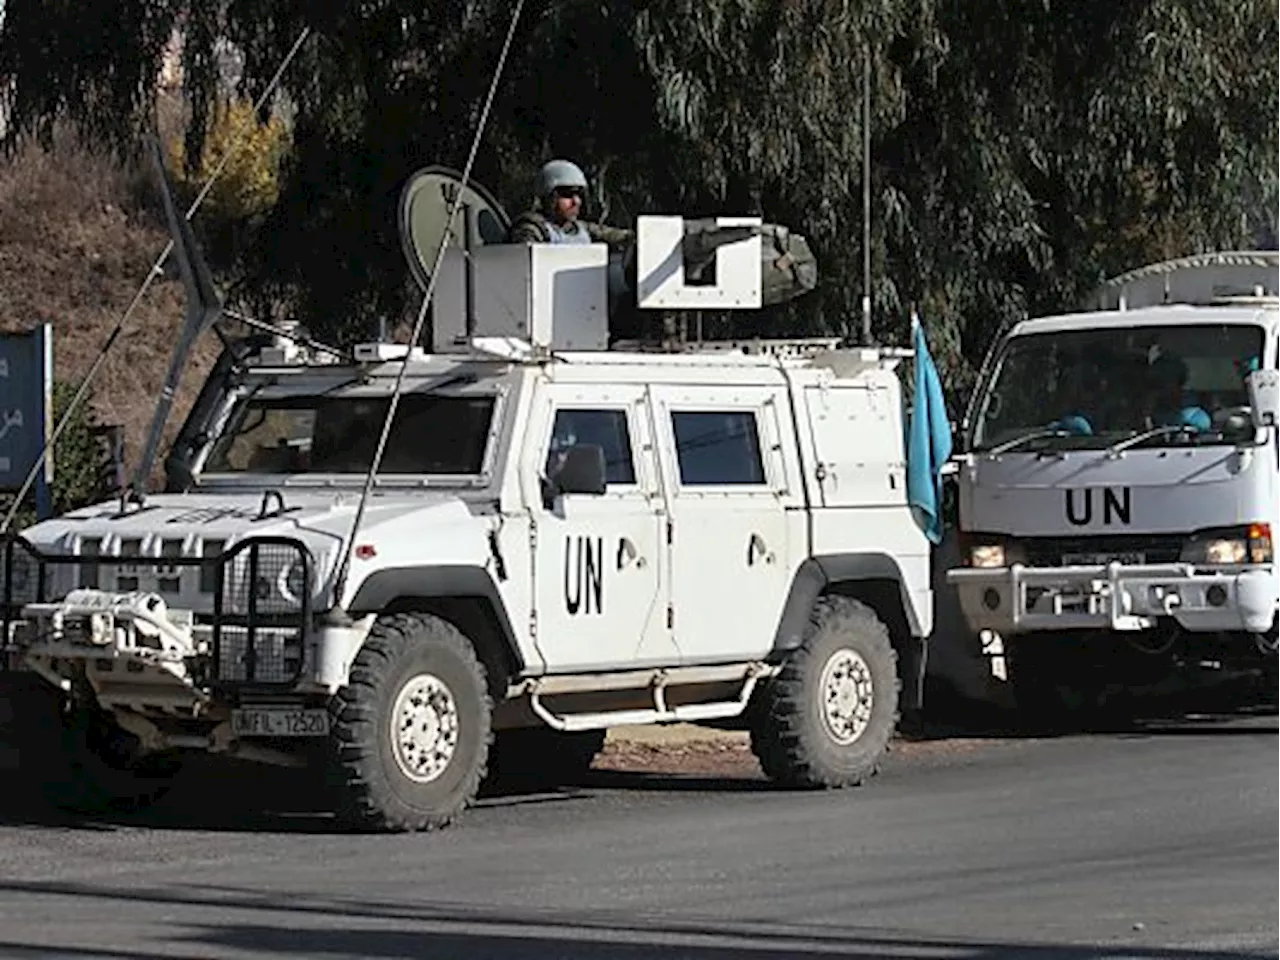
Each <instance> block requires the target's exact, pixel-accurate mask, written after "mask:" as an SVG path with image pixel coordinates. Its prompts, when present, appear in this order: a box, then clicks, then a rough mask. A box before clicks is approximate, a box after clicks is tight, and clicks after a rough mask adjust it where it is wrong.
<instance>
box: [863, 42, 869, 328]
mask: <svg viewBox="0 0 1280 960" xmlns="http://www.w3.org/2000/svg"><path fill="white" fill-rule="evenodd" d="M862 344H863V346H870V345H871V45H870V44H867V45H866V47H865V49H864V51H863V61H862Z"/></svg>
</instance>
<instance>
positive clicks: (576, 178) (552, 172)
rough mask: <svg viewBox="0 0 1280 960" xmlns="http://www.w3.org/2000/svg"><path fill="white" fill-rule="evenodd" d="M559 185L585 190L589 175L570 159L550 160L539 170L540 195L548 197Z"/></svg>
mask: <svg viewBox="0 0 1280 960" xmlns="http://www.w3.org/2000/svg"><path fill="white" fill-rule="evenodd" d="M557 187H579V188H581V189H582V190H583V191H585V190H586V189H587V176H586V174H584V173H583V172H582V168H581V167H579V166H578V165H577V164H576V163H573V162H571V161H569V160H548V161H547V162H546V163H544V164H543V165H542V169H541V170H539V171H538V183H537V191H538V196H539V197H548V196H550V195H551V194H552V193H553V192H554V191H555V190H556V188H557Z"/></svg>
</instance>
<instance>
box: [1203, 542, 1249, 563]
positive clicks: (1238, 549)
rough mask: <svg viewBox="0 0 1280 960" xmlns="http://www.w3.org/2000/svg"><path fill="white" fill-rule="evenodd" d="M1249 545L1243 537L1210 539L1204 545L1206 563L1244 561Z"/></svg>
mask: <svg viewBox="0 0 1280 960" xmlns="http://www.w3.org/2000/svg"><path fill="white" fill-rule="evenodd" d="M1248 554H1249V546H1248V544H1247V543H1246V542H1245V540H1244V539H1243V538H1241V537H1233V538H1231V539H1229V540H1209V541H1207V542H1206V543H1205V545H1204V562H1205V563H1244V558H1245V557H1246V556H1248Z"/></svg>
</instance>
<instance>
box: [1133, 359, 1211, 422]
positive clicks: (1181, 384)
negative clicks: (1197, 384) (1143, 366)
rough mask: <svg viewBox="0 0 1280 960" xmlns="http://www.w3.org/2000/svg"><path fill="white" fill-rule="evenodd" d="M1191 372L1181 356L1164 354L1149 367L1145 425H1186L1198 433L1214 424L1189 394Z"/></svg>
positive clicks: (1147, 372)
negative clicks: (1187, 393) (1188, 386)
mask: <svg viewBox="0 0 1280 960" xmlns="http://www.w3.org/2000/svg"><path fill="white" fill-rule="evenodd" d="M1188 376H1189V372H1188V370H1187V365H1186V363H1185V362H1184V361H1182V360H1181V359H1179V358H1178V357H1174V356H1170V355H1167V354H1166V355H1164V356H1161V357H1158V358H1157V359H1155V360H1154V361H1152V362H1151V363H1150V364H1149V365H1148V366H1147V370H1146V384H1145V387H1146V403H1145V405H1144V406H1145V414H1146V427H1147V429H1151V428H1154V427H1163V426H1184V427H1188V428H1190V429H1191V430H1192V431H1193V432H1195V433H1199V432H1201V431H1203V430H1208V429H1210V428H1211V427H1212V420H1211V419H1210V417H1209V414H1208V411H1206V410H1205V409H1204V408H1203V407H1201V406H1200V405H1199V404H1197V403H1195V402H1194V401H1191V402H1188V398H1187V395H1186V389H1187V380H1188Z"/></svg>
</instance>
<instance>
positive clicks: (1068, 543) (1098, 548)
mask: <svg viewBox="0 0 1280 960" xmlns="http://www.w3.org/2000/svg"><path fill="white" fill-rule="evenodd" d="M1185 539H1186V538H1185V537H1182V536H1179V535H1176V534H1174V535H1169V534H1164V535H1160V534H1157V535H1152V534H1145V535H1141V534H1139V535H1120V536H1114V535H1113V536H1100V537H1098V536H1094V537H1029V538H1027V539H1026V540H1024V541H1023V543H1024V545H1025V547H1026V551H1027V564H1028V565H1029V566H1033V567H1058V566H1062V565H1063V563H1064V560H1063V557H1065V556H1068V555H1070V554H1096V555H1100V556H1102V557H1103V558H1104V559H1103V560H1102V561H1101V562H1104V563H1106V562H1110V561H1111V560H1121V561H1123V560H1125V559H1126V558H1127V557H1129V556H1131V555H1133V554H1141V555H1142V556H1143V558H1144V561H1145V562H1146V563H1175V562H1177V560H1178V557H1179V556H1180V555H1181V553H1182V545H1183V543H1184V541H1185Z"/></svg>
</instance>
